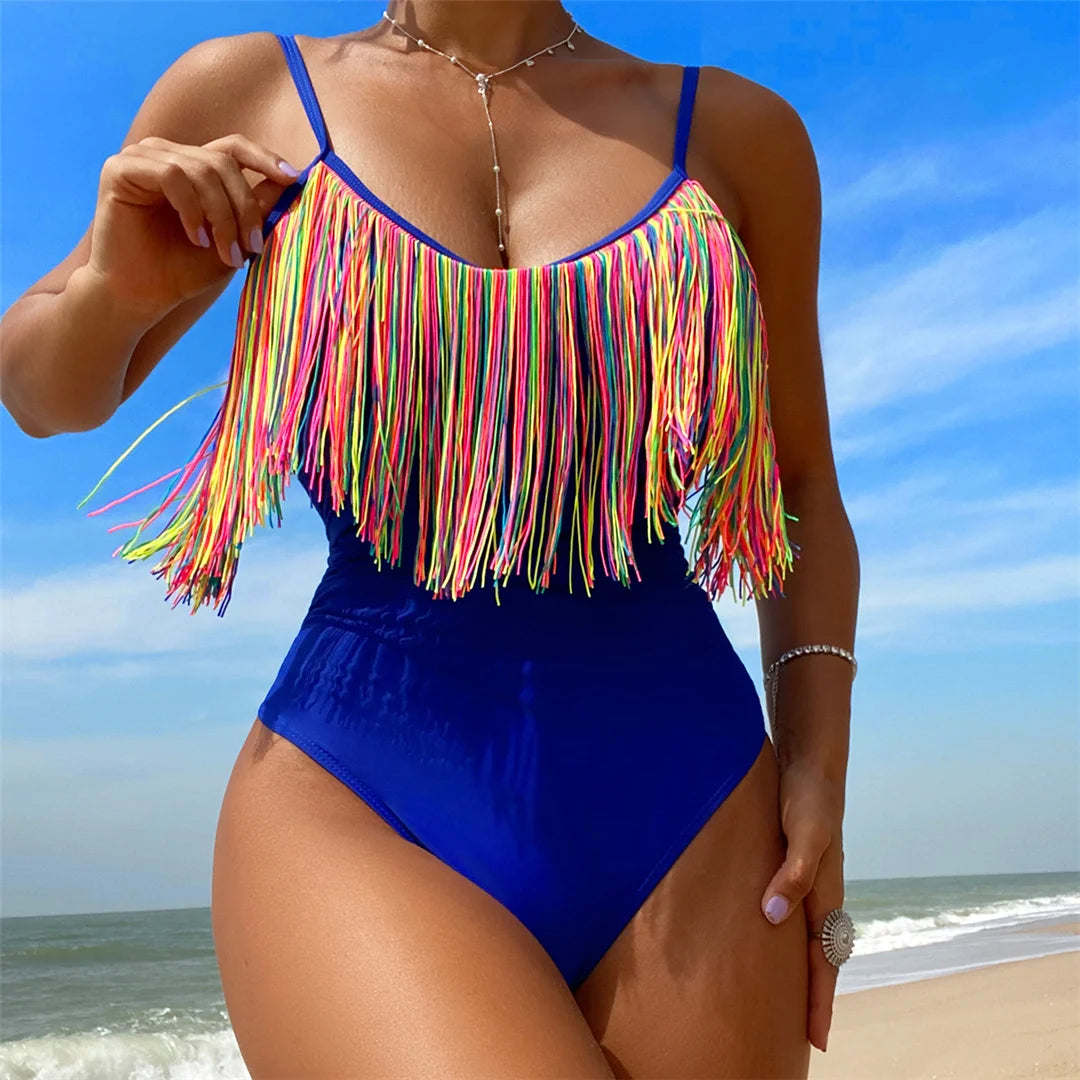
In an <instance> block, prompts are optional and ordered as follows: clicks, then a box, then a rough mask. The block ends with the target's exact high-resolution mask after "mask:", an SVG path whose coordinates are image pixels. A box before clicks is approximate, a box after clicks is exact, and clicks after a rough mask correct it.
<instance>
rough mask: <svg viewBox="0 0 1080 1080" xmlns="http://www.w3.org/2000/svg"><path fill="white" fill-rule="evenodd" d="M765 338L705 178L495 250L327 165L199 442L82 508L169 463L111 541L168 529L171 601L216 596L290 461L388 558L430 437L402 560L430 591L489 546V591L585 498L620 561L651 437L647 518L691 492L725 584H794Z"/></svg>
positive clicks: (281, 227)
mask: <svg viewBox="0 0 1080 1080" xmlns="http://www.w3.org/2000/svg"><path fill="white" fill-rule="evenodd" d="M767 352H768V349H767V338H766V329H765V324H764V320H763V318H762V314H761V310H760V307H759V303H758V297H757V288H756V282H755V278H754V273H753V270H752V268H751V265H750V262H749V259H748V257H747V255H746V252H745V250H744V249H743V246H742V243H741V241H740V240H739V238H738V236H737V234H736V233H735V232H734V230H732V229H731V228H730V226H729V225H728V223H727V221H726V219H725V218H724V216H723V214H722V213H721V212H720V211H719V209H718V208H717V206H716V204H715V203H714V202H713V201H712V199H711V198H710V196H709V195H708V193H707V192H706V191H705V190H704V188H702V187H701V186H700V185H699V184H697V183H696V181H694V180H692V179H686V180H684V181H683V183H682V184H681V185H680V186H679V187H678V188H676V190H675V191H674V192H673V194H672V196H671V197H670V199H669V200H668V201H667V202H666V203H665V204H664V205H663V206H661V207H660V208H659V209H658V210H657V211H656V212H655V213H654V214H652V215H651V216H650V217H648V218H647V219H645V220H644V221H643V222H641V223H640V224H639V225H638V226H636V227H635V228H633V229H632V230H631V231H629V232H627V233H625V234H624V235H622V236H620V237H618V238H617V239H616V240H614V241H612V242H611V243H608V244H605V245H603V246H601V247H599V248H597V249H595V250H594V251H592V252H589V253H588V254H586V255H584V256H582V257H580V258H577V259H574V260H570V261H566V262H562V263H552V264H548V265H545V266H539V267H521V268H513V269H510V270H501V269H489V268H486V267H479V266H474V265H472V264H470V263H467V262H464V261H462V260H460V259H456V258H454V257H451V256H448V255H446V254H444V253H443V252H441V251H439V250H438V249H436V248H434V247H432V246H431V245H428V244H426V243H424V242H423V241H422V240H420V239H419V238H418V237H416V236H414V235H413V234H412V233H410V232H409V231H407V230H406V229H403V228H402V227H401V226H400V225H399V224H398V223H397V222H395V221H394V220H393V219H392V218H390V217H389V216H387V215H384V214H383V213H381V212H380V211H379V210H377V209H375V208H374V207H372V206H370V205H369V204H368V203H366V202H365V201H364V200H363V199H361V198H360V197H359V196H358V195H357V194H356V193H355V192H353V191H352V190H351V189H350V188H348V187H347V185H345V183H344V182H343V181H342V180H341V179H340V178H339V177H338V176H337V175H336V174H335V173H334V172H333V171H331V170H330V169H328V168H325V167H321V166H320V167H316V168H314V169H313V170H312V171H311V173H310V174H309V175H308V177H307V179H306V181H305V183H304V187H303V189H302V191H301V193H300V194H299V196H298V197H297V198H296V200H295V201H294V202H293V203H292V204H291V205H290V206H289V208H288V209H287V211H286V212H285V213H284V214H283V215H282V216H281V217H280V218H279V219H278V221H277V222H276V223H275V226H274V229H273V231H272V232H271V233H270V235H269V236H268V237H267V240H266V246H265V248H264V250H263V252H262V254H261V255H259V256H257V257H256V258H254V259H253V260H251V262H250V263H249V266H248V273H247V278H246V281H245V283H244V287H243V292H242V294H241V299H240V305H239V310H238V314H237V334H236V339H235V342H234V345H233V350H232V359H231V364H230V370H229V376H228V380H227V382H226V383H224V384H220V383H219V384H217V386H221V385H224V386H225V387H226V390H225V395H224V400H223V401H222V403H221V406H220V408H219V409H218V412H217V415H216V416H215V418H214V420H213V422H212V424H211V425H210V428H209V430H208V431H207V433H206V435H205V437H204V439H203V441H202V443H201V445H200V446H199V447H198V449H197V450H196V452H195V453H194V455H193V456H192V457H191V459H190V460H189V461H188V462H187V464H186V465H184V466H183V467H181V468H180V469H177V470H175V471H173V472H171V473H168V474H167V475H166V476H163V477H161V478H160V479H159V480H156V481H154V482H153V483H151V484H149V485H146V486H145V487H142V488H139V489H138V490H137V491H133V492H130V493H129V494H128V495H125V496H123V497H122V498H120V499H117V500H114V501H113V502H111V503H109V504H108V505H107V506H104V507H102V508H100V509H99V510H95V511H91V514H100V513H104V512H105V511H106V510H109V509H110V508H112V507H114V506H116V505H118V504H119V503H121V502H123V501H125V500H126V499H128V498H131V497H133V496H135V495H137V494H140V493H141V492H144V491H146V490H148V488H151V487H153V486H155V485H156V484H159V483H162V482H163V481H165V480H168V479H170V478H174V483H173V484H172V485H171V486H170V488H169V489H168V491H167V493H166V495H165V497H164V498H163V499H162V501H161V502H160V503H159V505H158V506H157V507H156V509H154V510H153V511H152V512H151V513H150V514H148V515H147V516H146V517H145V518H142V519H141V520H139V521H135V522H130V523H127V524H125V525H118V526H114V529H118V528H129V527H133V526H137V529H136V532H135V534H134V535H133V536H132V537H131V538H130V539H128V540H127V542H126V543H124V544H123V545H122V546H121V547H119V548H118V549H117V550H116V552H114V557H115V556H116V555H120V556H122V557H124V558H125V559H127V560H129V561H135V560H143V559H149V558H151V557H153V556H156V555H158V554H162V553H163V558H162V560H161V562H160V563H159V564H158V565H157V566H156V567H155V568H154V570H153V572H154V574H155V575H156V576H159V577H163V578H164V581H165V584H166V587H167V593H166V598H167V599H168V598H169V597H173V598H174V603H173V606H174V607H175V606H176V604H178V603H180V602H185V603H188V604H190V605H191V606H192V609H193V611H192V613H194V611H195V610H197V609H198V608H199V607H200V606H201V605H202V604H208V605H210V606H211V607H215V608H218V611H219V614H224V612H225V607H226V606H227V604H228V601H229V598H230V595H231V592H232V586H233V582H234V579H235V576H236V569H237V560H238V558H239V555H240V550H241V547H242V545H243V543H244V541H245V540H246V539H247V538H248V537H249V536H250V535H251V534H252V532H253V531H254V529H255V528H256V527H257V526H262V525H266V524H270V525H275V524H276V525H280V523H281V513H282V504H283V501H284V495H285V489H286V488H287V487H288V484H289V478H290V474H292V473H294V472H296V471H297V470H298V469H299V468H300V467H303V468H304V471H305V473H306V474H307V475H308V476H310V477H312V479H313V480H314V481H315V483H316V484H317V485H318V490H319V491H320V492H322V493H325V492H326V491H327V490H329V493H330V496H331V500H332V507H333V510H334V511H335V512H337V513H340V512H341V510H342V509H343V508H344V507H345V505H346V503H348V504H349V508H350V509H351V511H352V513H353V514H354V515H355V517H356V520H357V522H358V536H360V537H361V538H363V539H365V540H367V541H368V542H369V543H370V545H371V550H372V554H373V555H374V557H375V559H376V561H377V563H378V564H379V565H381V562H382V560H383V559H388V560H390V562H391V563H392V564H393V565H398V564H399V562H400V558H401V525H402V520H401V516H402V507H403V505H404V503H405V487H406V483H407V481H408V478H409V477H410V475H411V472H412V469H413V462H414V458H417V459H418V460H417V467H416V475H417V477H418V483H419V486H420V495H419V505H420V511H419V512H420V518H421V521H420V526H421V529H420V541H419V546H418V549H417V551H416V557H415V562H414V567H413V578H414V581H415V582H416V583H417V584H418V585H422V586H423V587H424V588H426V589H428V590H430V591H431V592H432V593H433V594H434V595H436V596H440V597H441V596H449V597H451V598H456V597H458V596H461V595H462V594H463V593H465V592H466V591H468V590H469V589H471V588H473V587H474V586H475V585H476V584H477V580H478V579H479V580H480V582H481V584H486V575H487V573H488V572H490V573H491V574H492V575H493V577H494V579H495V586H496V597H497V590H498V585H499V582H500V580H502V581H505V578H506V577H507V576H508V575H509V574H511V573H519V572H521V568H522V565H523V564H524V567H525V573H526V574H527V578H528V581H529V584H530V587H531V588H533V589H534V590H543V589H545V588H547V587H548V584H549V581H550V577H551V574H552V572H553V570H554V557H555V549H556V543H557V540H558V537H559V534H560V531H561V528H562V527H563V522H562V517H563V513H564V507H570V506H572V515H573V517H572V521H571V522H570V525H569V527H570V529H571V539H572V543H573V544H576V548H577V552H578V559H579V562H580V566H581V569H582V573H583V576H584V579H585V583H586V587H587V588H589V587H591V585H592V584H593V582H594V581H595V575H596V565H595V556H596V553H597V551H598V553H599V559H600V564H601V568H602V570H603V572H604V573H606V574H608V575H610V576H611V577H614V578H616V579H617V580H619V581H620V582H622V583H623V584H629V580H630V571H631V570H632V569H636V566H635V563H634V556H633V550H632V545H631V541H630V529H631V511H632V508H633V507H634V499H635V485H636V477H637V462H638V460H639V458H638V455H639V454H640V453H642V452H644V453H645V455H646V463H645V484H646V489H647V490H646V492H645V495H646V502H645V505H646V507H647V508H648V515H649V519H648V520H649V526H648V528H649V538H650V542H651V538H652V537H651V533H652V530H653V529H654V528H655V529H657V530H659V528H660V523H661V521H667V522H669V523H674V522H676V520H677V514H678V513H679V511H680V510H682V509H683V508H684V506H686V505H687V503H688V500H689V499H690V498H691V497H693V496H695V495H697V496H698V498H697V501H696V504H695V505H694V507H693V511H692V514H691V516H690V528H689V533H688V537H687V547H688V551H687V558H688V563H689V568H690V569H689V574H690V576H691V577H692V579H693V580H694V581H695V582H697V583H699V584H700V585H701V586H702V587H703V588H704V589H705V591H706V592H707V593H708V594H709V596H710V597H711V598H715V597H717V596H719V595H720V594H721V593H722V592H723V590H724V589H725V588H726V587H727V586H728V585H729V584H730V585H731V586H732V588H733V591H735V592H736V593H737V596H738V599H739V600H740V602H742V603H745V602H746V600H747V599H749V598H754V597H766V596H769V595H775V594H776V593H777V592H781V595H782V591H781V590H782V585H783V581H784V576H785V573H786V571H787V570H788V569H789V568H790V567H791V565H792V563H793V561H794V552H795V551H797V550H798V546H797V545H793V544H792V543H791V542H790V541H789V539H788V536H787V530H786V522H785V519H786V518H790V519H791V520H798V519H797V518H795V517H794V515H791V514H786V513H785V511H784V505H783V496H782V492H781V484H780V476H779V469H778V466H777V463H776V460H775V451H774V442H773V434H772V429H771V425H770V421H769V411H768V388H767V384H766V364H767ZM646 371H648V376H649V377H648V380H647V383H646V378H645V376H646ZM215 388H216V387H207V388H205V389H204V390H200V391H198V392H197V393H196V394H194V395H192V397H196V396H198V394H202V393H205V392H206V391H207V390H211V389H215ZM186 400H191V398H188V399H186ZM185 403H186V402H181V403H180V405H183V404H185ZM180 405H177V406H174V407H173V409H170V410H169V412H168V413H166V414H165V416H163V417H161V418H160V419H159V420H158V421H156V422H155V423H154V424H153V425H152V426H151V428H150V429H148V430H147V432H144V433H143V435H141V436H139V439H137V440H136V442H135V443H134V444H133V445H132V446H131V447H130V448H129V449H128V450H127V451H125V453H124V454H123V455H122V456H121V458H120V459H118V461H117V462H116V463H114V465H113V466H112V467H111V468H110V469H109V470H108V472H106V474H105V476H103V477H102V479H101V481H99V483H98V485H97V486H96V487H95V488H94V490H93V491H91V492H90V494H89V495H87V497H86V499H84V500H83V502H82V503H80V504H79V505H80V506H81V505H83V503H85V502H86V501H87V500H89V499H90V498H91V497H92V496H93V495H94V493H95V492H96V491H97V490H98V488H99V487H100V486H101V484H102V483H103V482H104V481H105V479H107V478H108V476H109V475H110V474H111V473H112V471H113V470H114V469H115V468H116V466H117V465H118V464H119V463H120V461H122V460H123V459H124V458H125V457H126V456H127V455H128V454H129V453H130V452H131V450H133V449H134V447H135V446H136V445H137V444H138V443H139V442H140V441H141V440H142V438H144V437H145V435H146V434H148V433H149V431H150V430H153V428H154V427H156V426H157V424H159V423H161V421H162V420H164V419H165V418H166V417H167V416H168V415H170V414H171V413H172V412H174V411H175V410H176V409H177V408H179V407H180ZM646 417H647V418H648V422H647V426H646ZM362 418H367V419H366V421H362ZM568 500H569V502H568ZM169 508H173V510H172V515H171V517H169V518H168V519H167V520H166V521H164V522H163V523H162V524H161V525H160V527H159V531H158V532H157V534H156V535H155V536H153V537H148V536H147V535H146V533H147V530H148V529H149V527H150V526H152V525H154V524H155V523H157V522H160V521H161V520H162V518H163V516H164V515H165V513H166V511H167V510H168V509H169ZM274 518H276V521H275V520H273V519H274ZM110 531H113V530H110Z"/></svg>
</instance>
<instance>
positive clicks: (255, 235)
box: [249, 226, 263, 254]
mask: <svg viewBox="0 0 1080 1080" xmlns="http://www.w3.org/2000/svg"><path fill="white" fill-rule="evenodd" d="M249 247H250V248H251V250H252V251H254V252H255V253H256V254H257V253H258V252H260V251H262V249H263V239H262V229H260V228H258V227H257V226H254V227H252V230H251V243H250V245H249Z"/></svg>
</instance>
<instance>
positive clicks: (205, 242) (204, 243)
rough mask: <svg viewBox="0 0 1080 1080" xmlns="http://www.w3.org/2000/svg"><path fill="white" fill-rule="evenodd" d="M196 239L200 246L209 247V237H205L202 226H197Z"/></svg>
mask: <svg viewBox="0 0 1080 1080" xmlns="http://www.w3.org/2000/svg"><path fill="white" fill-rule="evenodd" d="M198 237H199V243H200V244H202V246H203V247H209V246H210V237H209V236H207V235H206V229H204V228H203V226H202V225H200V226H199V232H198Z"/></svg>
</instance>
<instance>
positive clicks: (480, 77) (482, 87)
mask: <svg viewBox="0 0 1080 1080" xmlns="http://www.w3.org/2000/svg"><path fill="white" fill-rule="evenodd" d="M383 18H384V19H387V20H388V21H389V22H390V24H391V25H392V26H393V27H394V28H395V29H397V30H400V31H401V32H402V33H403V34H404V35H405V36H406V37H408V38H412V40H413V41H415V42H416V44H417V45H419V46H420V48H422V49H427V50H428V52H433V53H435V54H436V55H437V56H442V57H445V58H446V59H447V60H449V61H450V63H451V64H453V65H454V66H455V67H459V68H461V69H462V71H465V72H468V74H469V75H471V76H472V77H473V78H474V79H475V80H476V91H477V93H478V94H479V95H480V97H481V99H482V100H483V102H484V115H485V116H486V117H487V126H488V133H489V134H490V135H491V158H492V166H491V168H492V172H494V174H495V224H496V226H497V227H498V230H499V250H500V251H506V243H505V237H504V233H503V228H504V225H503V219H504V217H505V215H504V213H503V204H502V181H501V173H502V169H501V168H500V166H499V152H498V150H497V148H496V146H495V125H494V124H493V123H492V122H491V110H490V108H488V96H489V95H490V93H491V83H492V80H493V79H495V78H497V77H498V76H500V75H505V74H506V73H507V72H510V71H513V70H514V69H515V68H519V67H521V66H522V65H523V64H524V65H525V66H526V67H532V66H533V65H534V64H535V63H536V58H537V57H538V56H542V55H543V54H545V53H546V54H548V55H549V56H553V55H554V54H555V50H556V49H557V48H559V46H560V45H565V46H566V47H567V48H568V49H570V50H573V49H574V42H573V41H572V40H571V39H572V38H573V36H574V35H575V34H579V33H581V34H583V33H584V32H585V31H584V30H582V29H581V27H580V26H578V24H577V22H576V21H574V25H573V27H572V29H571V30H570V33H569V34H567V36H566V37H564V38H563V39H562V41H557V42H555V44H554V45H549V46H548V47H547V48H544V49H538V50H537V51H536V52H534V53H531V54H530V55H529V56H526V57H525V58H524V59H523V60H519V61H518V62H517V63H516V64H511V65H510V66H509V67H505V68H502V69H501V70H500V71H489V72H487V73H484V72H479V71H473V70H472V69H471V68H470V67H469V66H468V65H467V64H465V63H463V62H462V61H461V60H459V59H458V58H457V57H456V56H451V55H449V54H448V53H444V52H442V51H441V50H440V49H436V48H435V46H434V45H429V44H428V43H427V42H426V41H425V40H424V39H423V38H418V37H414V36H413V35H412V34H410V33H409V31H408V30H406V29H405V28H404V27H403V26H402V25H401V23H399V22H398V21H397V19H393V18H391V17H390V13H389V12H387V11H384V12H383Z"/></svg>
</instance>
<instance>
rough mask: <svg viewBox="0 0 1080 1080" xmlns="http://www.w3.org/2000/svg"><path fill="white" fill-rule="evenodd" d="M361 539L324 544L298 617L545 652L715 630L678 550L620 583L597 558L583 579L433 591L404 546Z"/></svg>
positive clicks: (409, 636)
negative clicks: (379, 553)
mask: <svg viewBox="0 0 1080 1080" xmlns="http://www.w3.org/2000/svg"><path fill="white" fill-rule="evenodd" d="M654 546H656V547H660V546H661V545H659V544H656V545H654ZM369 547H370V545H368V544H366V543H364V542H360V541H358V542H357V545H355V546H354V545H352V544H349V545H342V544H341V543H338V544H335V545H334V546H333V547H332V548H331V552H330V558H329V560H328V563H327V568H326V571H325V573H324V575H323V578H322V580H321V581H320V582H319V585H318V588H317V589H316V591H315V595H314V597H313V598H312V601H311V604H310V606H309V609H308V613H307V616H306V618H305V623H307V624H312V623H324V624H325V623H331V624H334V625H337V626H340V627H343V628H347V629H352V630H355V631H356V632H358V633H362V634H367V635H370V636H372V637H375V638H377V639H380V640H383V641H388V642H393V643H396V644H399V645H402V646H408V647H418V648H424V649H435V650H439V651H441V652H443V653H446V654H453V653H457V652H461V653H463V654H468V653H471V652H473V651H474V650H475V649H477V648H485V649H489V650H492V651H495V652H500V653H508V654H516V655H526V654H527V655H537V656H539V655H545V656H549V657H555V656H560V655H573V654H575V653H590V654H592V653H595V652H596V651H597V650H600V651H608V652H618V653H621V654H624V655H631V654H634V653H642V652H649V651H654V650H656V649H658V648H666V647H672V646H674V647H683V646H685V647H691V648H696V647H699V646H700V647H705V648H708V647H710V646H715V644H716V642H717V641H718V640H719V639H721V638H723V631H722V629H721V628H720V624H719V620H718V619H717V616H716V613H715V611H714V610H713V607H712V604H711V602H710V600H709V599H708V597H707V595H706V594H705V592H704V590H703V589H702V588H701V587H700V586H699V585H697V584H696V583H695V582H693V581H691V580H690V579H689V578H688V577H687V576H686V570H685V568H686V563H685V559H683V558H682V557H681V551H679V552H678V555H679V557H678V558H677V559H676V560H670V559H669V560H666V561H667V563H668V564H667V565H666V566H645V567H641V566H640V565H639V567H638V569H639V572H640V573H641V576H640V579H639V578H638V577H637V576H636V575H634V572H633V571H631V575H632V577H631V580H630V582H629V584H624V583H623V582H621V581H619V580H617V579H616V578H614V577H610V576H608V575H607V574H605V573H604V572H603V571H602V569H599V568H598V569H597V573H596V577H595V580H594V582H593V583H592V584H591V585H590V586H587V585H586V583H585V582H584V581H583V580H582V579H581V576H580V573H579V574H576V575H573V576H572V578H571V579H570V580H569V581H567V580H565V579H564V578H562V577H561V576H560V574H559V573H556V574H554V575H553V576H552V581H551V583H550V584H549V585H548V587H547V588H545V589H535V588H533V587H531V585H530V581H529V578H528V576H527V574H526V573H525V572H521V573H517V574H511V575H509V576H508V577H507V578H506V579H505V581H503V580H502V579H499V582H498V584H497V583H496V580H495V579H494V576H493V575H492V574H491V573H488V574H486V575H481V578H482V580H478V581H477V583H476V584H475V585H474V586H473V587H472V588H471V589H470V590H469V591H467V592H465V593H464V594H462V595H460V596H457V597H456V598H452V597H450V596H449V595H445V594H444V595H442V596H436V595H435V594H434V592H433V591H432V589H431V588H430V587H429V584H430V583H424V582H420V583H418V582H417V581H416V580H414V567H413V564H412V562H411V560H410V559H409V558H408V557H407V556H403V557H402V558H400V560H399V562H398V563H397V565H394V564H392V563H391V562H390V561H388V560H386V559H384V560H382V561H381V562H376V558H375V555H374V554H373V553H372V552H371V551H370V550H369ZM675 550H678V549H677V545H676V549H675ZM672 553H673V552H672V548H671V547H670V546H669V549H668V556H669V557H670V556H671V555H672ZM638 561H639V564H640V563H642V562H644V561H645V560H641V559H639V560H638ZM650 569H652V570H654V571H657V572H654V573H652V574H650V573H648V571H649V570H650Z"/></svg>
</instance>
